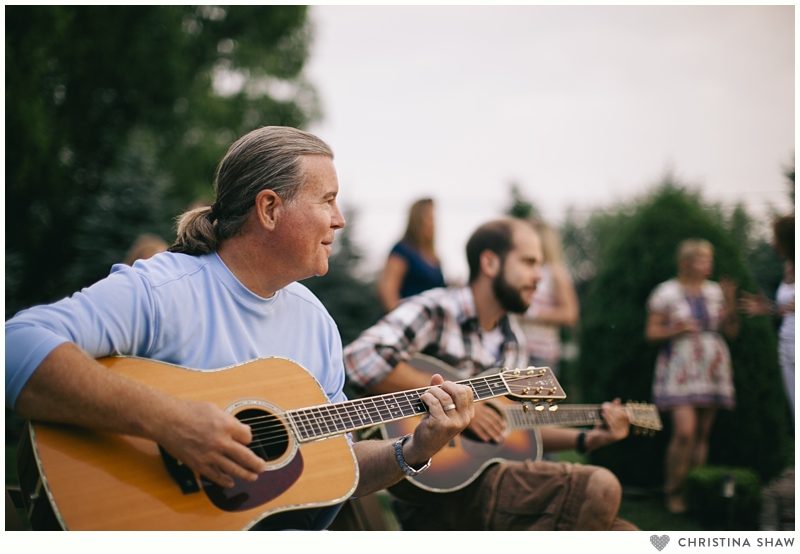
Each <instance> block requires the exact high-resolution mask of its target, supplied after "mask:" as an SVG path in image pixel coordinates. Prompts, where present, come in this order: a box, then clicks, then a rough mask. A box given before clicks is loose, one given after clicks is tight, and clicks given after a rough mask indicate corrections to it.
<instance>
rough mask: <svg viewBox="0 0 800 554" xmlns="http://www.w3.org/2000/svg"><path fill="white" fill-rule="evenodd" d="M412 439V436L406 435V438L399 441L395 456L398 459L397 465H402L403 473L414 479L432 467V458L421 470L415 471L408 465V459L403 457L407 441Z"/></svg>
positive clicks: (396, 445) (395, 445) (395, 444)
mask: <svg viewBox="0 0 800 554" xmlns="http://www.w3.org/2000/svg"><path fill="white" fill-rule="evenodd" d="M410 437H411V435H406V436H405V437H400V438H399V439H397V442H395V443H394V456H395V458H397V463H398V464H400V469H402V470H403V473H405V474H406V475H408V476H409V477H414V476H415V475H419V474H420V473H422V472H423V471H425V470H426V469H428V468H429V467H431V460H432V458H428V461H427V462H425V465H423V466H422V467H421V468H419V469H414V468H413V467H411V466H410V465H408V463H406V458H405V456H403V445H404V444H405V443H406V441H407V440H408V439H409V438H410Z"/></svg>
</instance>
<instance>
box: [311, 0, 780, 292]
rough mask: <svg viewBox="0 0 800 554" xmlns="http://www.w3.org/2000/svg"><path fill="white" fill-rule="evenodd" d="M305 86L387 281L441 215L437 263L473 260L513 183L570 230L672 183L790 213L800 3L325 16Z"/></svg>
mask: <svg viewBox="0 0 800 554" xmlns="http://www.w3.org/2000/svg"><path fill="white" fill-rule="evenodd" d="M310 17H311V20H312V21H313V23H314V25H315V40H314V45H313V49H312V55H311V59H310V62H309V64H308V65H307V71H306V75H307V76H308V79H309V80H310V81H311V82H312V83H313V84H314V85H315V87H316V88H317V91H318V93H319V96H320V100H321V104H322V109H323V111H324V119H323V121H322V122H320V123H318V124H315V125H313V126H312V127H311V128H310V130H311V131H312V132H315V133H316V134H318V135H319V136H321V137H322V138H323V139H325V140H326V141H328V143H329V144H330V145H331V146H332V147H333V149H334V152H335V154H336V162H335V163H336V167H337V171H338V174H339V183H340V186H341V201H342V204H344V205H345V206H350V207H355V208H357V209H358V211H359V215H358V217H357V219H356V220H355V226H354V229H355V238H356V241H357V242H358V244H359V245H360V246H361V247H362V248H363V249H364V250H365V252H366V254H367V261H366V264H365V266H366V269H377V268H378V267H380V265H381V264H382V262H383V260H384V259H385V257H386V255H387V253H388V251H389V249H390V248H391V246H392V244H393V243H394V242H395V241H396V240H398V239H399V237H400V235H401V234H402V232H403V230H404V228H405V223H406V217H407V211H408V207H409V206H410V205H411V203H412V202H413V201H414V200H415V199H417V198H420V197H425V196H430V197H433V198H434V199H435V200H436V203H437V211H436V216H437V239H436V240H437V249H438V251H439V254H440V256H441V257H442V260H443V265H444V270H445V275H446V277H448V278H449V279H462V280H463V279H465V278H466V274H467V268H466V262H465V260H464V253H463V251H464V245H465V243H466V240H467V238H468V237H469V235H470V233H471V232H472V231H473V230H474V229H475V227H477V225H479V224H480V223H482V222H484V221H488V220H490V219H493V218H495V217H497V216H499V215H501V213H502V211H503V210H504V209H505V208H506V207H507V206H508V205H509V202H510V194H509V184H510V183H511V182H516V183H518V184H519V185H520V186H521V188H522V190H523V191H524V194H526V195H527V196H528V197H529V198H530V199H531V200H533V201H534V202H535V203H536V204H537V205H538V207H539V208H540V209H541V210H542V212H543V214H544V216H545V217H546V218H547V219H549V220H550V221H552V222H553V223H554V224H559V223H560V222H561V221H563V219H564V216H565V214H566V210H567V208H568V207H570V206H573V207H575V208H576V209H577V210H580V211H579V213H588V210H590V209H592V208H597V207H608V206H611V205H613V204H614V203H615V202H618V201H621V200H626V199H630V198H633V197H635V196H638V195H641V194H642V193H644V192H645V191H647V190H648V189H650V188H651V187H652V185H653V184H654V183H656V182H657V181H658V180H659V178H660V177H662V176H663V175H664V174H665V172H666V171H668V170H670V169H671V170H672V171H673V173H674V174H675V175H676V176H677V177H679V178H680V179H682V180H683V181H684V182H686V183H688V184H690V185H693V186H695V187H697V188H698V189H700V190H701V191H702V192H703V195H704V197H705V198H706V199H708V200H712V201H719V202H722V203H723V204H724V205H727V206H733V205H735V204H736V203H737V202H743V203H745V204H746V205H747V206H748V207H750V208H751V211H752V212H753V213H754V215H757V214H764V213H766V210H767V207H768V206H773V207H775V208H776V209H778V210H780V211H786V210H789V209H791V204H790V201H789V198H788V195H787V192H786V191H787V186H786V179H785V177H784V176H783V169H784V167H786V166H787V165H789V164H791V163H792V160H793V156H794V138H795V125H794V124H795V111H794V96H795V90H794V83H795V76H794V65H795V61H794V52H795V47H794V6H777V7H758V6H757V7H744V6H733V7H728V6H711V7H692V6H673V7H658V6H645V7H635V6H621V7H603V6H589V7H547V6H514V7H481V6H451V7H422V6H419V7H413V6H401V7H388V6H352V7H336V6H314V7H311V8H310Z"/></svg>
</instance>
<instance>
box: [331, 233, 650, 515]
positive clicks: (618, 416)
mask: <svg viewBox="0 0 800 554" xmlns="http://www.w3.org/2000/svg"><path fill="white" fill-rule="evenodd" d="M541 258H542V255H541V246H540V242H539V237H538V236H537V234H536V232H535V230H534V229H533V227H532V226H531V225H529V224H528V223H527V222H524V221H521V220H515V219H505V220H499V221H493V222H490V223H487V224H485V225H483V226H481V227H480V228H479V229H478V230H477V231H475V233H473V235H472V237H471V238H470V239H469V241H468V243H467V261H468V264H469V269H470V278H469V284H468V285H467V286H465V287H462V288H458V289H433V290H430V291H427V292H424V293H422V294H420V295H417V296H415V297H411V298H410V299H407V300H406V301H404V302H403V303H401V305H400V306H398V307H397V308H396V309H395V310H394V311H392V312H391V313H389V314H388V315H386V316H385V317H384V318H383V319H382V320H381V321H379V322H378V323H377V324H376V325H374V326H373V327H372V328H370V329H368V330H366V331H365V332H364V333H362V335H361V336H360V337H359V338H358V339H356V340H355V341H354V342H353V343H352V344H350V345H349V346H347V347H346V348H345V351H344V357H345V370H346V371H347V376H348V379H349V380H350V381H351V383H352V384H353V386H354V387H356V388H360V389H361V390H363V391H366V392H367V393H369V394H381V393H386V392H390V391H396V390H403V389H406V388H409V387H414V386H420V383H422V382H424V381H426V380H427V379H428V376H427V374H426V373H423V372H421V371H418V370H416V369H414V368H413V367H412V366H411V365H409V363H407V361H408V360H409V358H410V357H412V356H413V355H415V354H419V353H422V354H426V355H429V356H433V357H434V358H438V359H439V360H441V361H443V362H445V363H447V364H449V365H450V366H452V367H454V368H455V370H456V372H457V373H458V375H459V376H460V377H462V378H464V377H467V376H472V375H475V374H478V373H481V372H483V371H484V370H486V369H489V368H493V367H525V366H526V365H527V359H526V355H525V349H524V347H521V346H520V345H521V342H522V340H524V339H522V338H521V336H522V333H521V331H520V330H519V329H518V326H517V325H516V323H515V322H514V321H513V320H512V319H511V318H509V317H508V313H509V312H511V313H523V312H524V311H525V310H526V309H527V308H528V305H529V304H530V298H531V295H532V294H533V292H534V291H535V290H536V283H537V281H538V280H539V279H540V277H541V273H540V263H541ZM474 411H475V418H474V419H473V420H472V423H471V424H470V425H469V427H468V431H469V432H470V433H472V435H473V436H476V437H478V438H479V439H480V440H483V441H495V442H498V443H499V442H502V441H503V439H504V431H505V427H506V422H505V420H504V419H503V418H502V417H501V415H500V413H499V412H498V411H497V410H495V409H492V408H491V407H489V406H488V405H487V404H475V406H474ZM602 415H603V418H604V422H603V423H602V424H600V425H597V426H595V427H594V428H593V429H592V430H590V431H588V432H584V431H579V430H577V429H564V428H543V429H542V430H541V437H542V442H543V447H544V450H545V451H548V450H549V451H557V450H567V449H572V448H577V449H578V450H579V451H580V452H587V451H590V450H594V449H595V448H599V447H601V446H604V445H607V444H610V443H613V442H615V441H618V440H620V439H622V438H625V437H626V436H627V435H628V431H629V424H628V417H627V415H626V413H625V411H624V409H623V408H622V407H621V406H620V405H619V402H618V400H617V401H615V402H613V403H605V404H603V407H602ZM409 489H410V487H407V486H403V487H402V488H398V487H395V488H393V489H392V491H393V492H394V493H395V494H397V495H402V499H403V500H407V501H409V503H407V504H402V505H401V507H400V509H399V510H398V516H399V518H400V519H401V522H402V524H403V528H404V529H414V530H521V529H541V530H547V529H552V530H600V529H602V530H608V529H618V530H622V529H635V527H634V526H633V525H631V524H630V523H628V522H626V521H624V520H621V519H619V518H617V517H616V515H617V510H618V509H619V504H620V500H621V487H620V484H619V481H618V480H617V478H616V477H615V476H614V475H613V474H612V473H611V472H609V471H608V470H606V469H604V468H600V467H595V466H587V465H580V464H570V463H565V462H560V463H554V462H534V461H531V460H526V461H524V462H502V463H496V464H493V465H491V466H489V467H488V468H487V469H486V470H485V471H483V473H482V474H481V475H480V476H479V477H478V478H477V479H475V480H474V481H472V482H470V483H469V484H468V485H467V486H465V487H463V488H460V489H458V490H455V491H453V492H447V493H433V494H431V493H429V492H427V491H420V490H409Z"/></svg>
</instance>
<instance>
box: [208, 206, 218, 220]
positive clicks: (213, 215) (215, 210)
mask: <svg viewBox="0 0 800 554" xmlns="http://www.w3.org/2000/svg"><path fill="white" fill-rule="evenodd" d="M218 219H219V209H218V208H217V203H216V202H214V203H213V204H211V211H210V212H209V214H208V220H209V221H210V222H211V223H214V222H215V221H216V220H218Z"/></svg>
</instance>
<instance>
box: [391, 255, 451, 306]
mask: <svg viewBox="0 0 800 554" xmlns="http://www.w3.org/2000/svg"><path fill="white" fill-rule="evenodd" d="M392 254H396V255H398V256H400V257H401V258H403V259H405V260H406V261H407V262H408V271H407V272H406V274H405V277H403V283H402V284H401V285H400V298H408V297H409V296H414V295H415V294H419V293H421V292H423V291H426V290H428V289H432V288H436V287H443V286H445V284H444V275H442V268H441V267H440V266H439V265H438V264H436V265H431V264H430V263H428V261H427V260H426V259H425V258H423V257H422V255H421V254H420V253H419V251H418V250H417V249H416V248H414V247H413V246H411V245H410V244H408V243H407V242H402V241H401V242H398V243H397V244H395V245H394V248H392V251H391V252H389V255H390V256H391V255H392Z"/></svg>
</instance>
